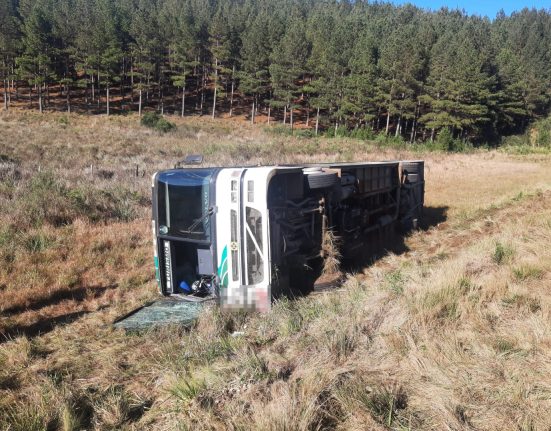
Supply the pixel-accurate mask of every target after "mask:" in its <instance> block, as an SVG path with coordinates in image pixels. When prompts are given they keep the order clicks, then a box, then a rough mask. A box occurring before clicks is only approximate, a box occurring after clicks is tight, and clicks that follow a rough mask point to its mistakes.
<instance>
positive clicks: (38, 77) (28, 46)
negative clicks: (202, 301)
mask: <svg viewBox="0 0 551 431" xmlns="http://www.w3.org/2000/svg"><path fill="white" fill-rule="evenodd" d="M54 51H55V47H54V43H53V34H52V25H51V22H50V21H49V20H48V18H47V16H46V13H45V11H44V9H43V5H42V4H41V3H40V2H37V3H35V4H34V6H33V8H32V10H31V11H30V15H29V16H28V17H27V19H26V20H25V24H24V27H23V53H22V54H21V55H20V56H19V57H18V58H17V59H16V63H17V70H18V75H19V76H20V77H21V78H22V79H24V80H26V81H27V82H28V84H29V86H30V91H31V92H32V87H35V88H36V90H37V92H38V109H39V111H40V112H42V111H43V109H44V98H43V93H44V88H45V87H46V86H47V85H48V83H49V80H51V79H53V78H54V61H53V58H54V56H55V52H54ZM29 101H30V102H31V103H32V93H31V94H30V96H29Z"/></svg>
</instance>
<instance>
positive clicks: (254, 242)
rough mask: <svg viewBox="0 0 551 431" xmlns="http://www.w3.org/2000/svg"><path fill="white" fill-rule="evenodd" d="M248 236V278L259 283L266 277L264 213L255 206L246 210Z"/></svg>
mask: <svg viewBox="0 0 551 431" xmlns="http://www.w3.org/2000/svg"><path fill="white" fill-rule="evenodd" d="M245 218H246V227H245V230H246V236H247V280H248V284H258V283H260V282H261V281H262V280H263V279H264V256H263V255H262V215H261V214H260V211H258V210H256V209H255V208H251V207H247V208H246V210H245Z"/></svg>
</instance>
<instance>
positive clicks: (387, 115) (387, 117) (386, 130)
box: [385, 108, 390, 135]
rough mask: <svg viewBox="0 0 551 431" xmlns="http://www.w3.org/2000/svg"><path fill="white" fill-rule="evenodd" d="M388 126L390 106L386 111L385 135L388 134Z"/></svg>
mask: <svg viewBox="0 0 551 431" xmlns="http://www.w3.org/2000/svg"><path fill="white" fill-rule="evenodd" d="M389 127H390V108H389V109H388V112H387V113H386V129H385V135H388V129H389Z"/></svg>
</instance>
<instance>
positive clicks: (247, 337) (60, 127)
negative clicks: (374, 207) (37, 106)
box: [0, 111, 551, 431]
mask: <svg viewBox="0 0 551 431" xmlns="http://www.w3.org/2000/svg"><path fill="white" fill-rule="evenodd" d="M171 121H172V120H171ZM173 121H174V122H176V124H177V129H176V130H175V131H174V132H171V133H168V134H165V135H160V134H158V133H157V132H154V131H151V130H149V129H146V128H143V127H142V126H140V125H139V119H138V118H137V117H136V116H113V117H101V116H98V117H86V116H78V115H62V114H54V113H52V114H45V115H42V116H40V115H38V114H36V113H32V112H25V111H21V112H12V111H10V112H9V113H3V114H0V430H10V431H16V430H21V431H33V430H64V431H69V430H115V429H116V430H119V429H123V430H143V429H156V430H173V429H181V430H187V429H216V430H222V429H233V430H241V429H261V430H310V429H312V430H322V429H342V430H365V429H372V430H377V429H381V430H385V429H393V430H429V429H431V430H432V429H437V430H440V429H442V430H472V429H480V430H548V429H550V428H551V414H549V412H550V411H551V359H550V358H551V180H550V179H549V172H550V169H551V156H547V155H541V154H540V155H526V156H513V155H509V154H506V153H504V152H499V151H477V152H474V153H472V154H453V155H449V154H442V153H427V154H422V153H421V154H420V153H418V152H415V151H412V150H411V149H407V148H402V147H392V146H380V145H377V144H376V143H374V142H367V143H366V142H362V141H357V140H352V139H344V138H338V139H326V138H297V137H293V136H288V135H287V134H283V133H276V131H277V130H278V129H277V128H276V129H275V130H272V131H270V130H268V129H267V128H265V127H263V126H256V127H251V126H249V125H247V124H245V123H244V122H243V121H238V120H235V121H230V120H215V121H211V120H208V119H197V118H195V119H184V120H181V119H174V120H173ZM190 152H194V153H195V152H201V153H203V154H205V156H206V160H207V162H208V163H209V164H237V163H247V164H255V163H274V162H277V163H290V162H299V161H306V160H307V161H311V160H320V161H321V160H380V159H394V158H420V157H422V158H425V160H426V181H427V185H426V193H427V195H426V206H427V209H426V216H427V217H426V222H425V224H426V226H425V229H424V230H421V231H418V232H415V233H413V234H411V235H410V236H409V237H407V238H406V239H405V240H404V247H403V249H404V251H403V252H400V253H397V254H395V253H389V254H387V255H386V256H385V257H383V258H381V259H379V260H377V261H376V262H374V263H373V264H371V265H369V266H367V267H365V268H359V269H358V271H357V272H355V273H351V274H349V275H348V276H347V280H346V282H345V283H344V284H343V286H342V287H341V288H339V289H336V290H334V291H330V292H325V293H322V294H313V295H310V296H308V297H304V298H301V299H297V300H282V301H279V302H278V303H276V304H275V306H274V308H273V311H272V312H271V313H269V314H266V315H245V314H221V313H220V312H219V311H218V310H217V309H215V308H212V309H209V310H207V311H205V312H204V314H203V315H202V316H201V318H200V320H199V322H198V323H197V324H196V325H195V327H193V328H192V329H191V330H181V329H179V328H174V327H168V328H163V329H158V330H152V331H149V332H146V333H141V334H130V335H127V334H125V333H123V332H120V331H118V330H114V329H112V327H111V325H110V323H111V322H112V321H113V320H114V319H115V318H116V317H118V316H120V315H122V314H124V313H126V312H128V311H130V310H131V309H133V308H135V307H136V306H138V305H140V304H142V303H144V302H146V301H147V300H150V299H152V298H155V296H156V285H155V282H154V279H153V278H154V273H153V262H152V261H153V259H152V249H151V240H150V235H151V233H150V222H149V206H150V201H149V187H150V175H151V174H152V173H153V172H154V171H155V170H158V169H161V168H167V167H171V166H172V165H173V164H174V163H175V161H177V160H178V159H181V158H183V156H184V155H185V154H187V153H190ZM235 331H239V332H242V333H243V335H242V336H238V337H234V336H232V333H234V332H235Z"/></svg>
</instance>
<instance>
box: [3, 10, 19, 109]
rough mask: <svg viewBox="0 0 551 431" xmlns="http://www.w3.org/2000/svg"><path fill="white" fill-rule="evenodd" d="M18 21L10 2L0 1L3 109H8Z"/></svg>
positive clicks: (17, 37) (17, 36) (16, 44)
mask: <svg viewBox="0 0 551 431" xmlns="http://www.w3.org/2000/svg"><path fill="white" fill-rule="evenodd" d="M18 39H19V31H18V20H17V18H16V15H15V10H14V8H13V3H12V2H11V1H10V0H0V57H1V63H0V77H1V79H2V85H3V91H2V92H3V98H4V109H5V110H8V107H9V97H10V96H9V88H8V87H9V80H10V78H12V74H11V70H12V65H13V61H14V58H15V56H16V53H17V49H18V45H19V44H18Z"/></svg>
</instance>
